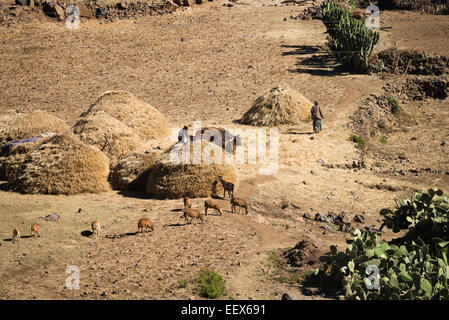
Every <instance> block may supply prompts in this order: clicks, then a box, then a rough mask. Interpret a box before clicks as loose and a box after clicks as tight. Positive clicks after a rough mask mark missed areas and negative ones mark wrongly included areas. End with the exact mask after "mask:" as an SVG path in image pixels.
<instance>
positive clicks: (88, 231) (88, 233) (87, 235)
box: [81, 230, 93, 238]
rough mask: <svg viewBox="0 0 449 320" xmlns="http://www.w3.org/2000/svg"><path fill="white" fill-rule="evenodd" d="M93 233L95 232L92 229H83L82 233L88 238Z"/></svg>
mask: <svg viewBox="0 0 449 320" xmlns="http://www.w3.org/2000/svg"><path fill="white" fill-rule="evenodd" d="M92 234H93V232H92V231H90V230H84V231H81V235H82V236H83V237H86V238H89V237H90V236H91V235H92Z"/></svg>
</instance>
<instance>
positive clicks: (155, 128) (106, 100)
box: [81, 91, 170, 141]
mask: <svg viewBox="0 0 449 320" xmlns="http://www.w3.org/2000/svg"><path fill="white" fill-rule="evenodd" d="M101 113H106V114H108V115H110V116H111V117H114V118H116V119H117V120H120V121H121V122H123V123H124V124H125V125H126V126H128V127H129V128H131V129H133V130H134V132H136V133H137V134H138V135H139V137H140V138H141V139H142V141H147V140H151V139H158V138H163V137H166V136H168V135H169V134H170V130H169V126H168V122H167V120H166V119H165V117H164V116H163V115H162V113H160V112H159V111H158V110H157V109H156V108H154V107H152V106H151V105H149V104H147V103H145V102H143V101H141V100H139V99H137V98H136V97H135V96H133V95H132V94H131V93H129V92H126V91H108V92H106V93H104V94H103V95H102V96H101V97H100V98H99V99H98V100H97V101H96V102H95V103H94V104H93V105H91V106H90V107H89V109H88V110H87V111H86V112H84V113H83V114H82V115H81V117H87V116H91V115H97V114H101Z"/></svg>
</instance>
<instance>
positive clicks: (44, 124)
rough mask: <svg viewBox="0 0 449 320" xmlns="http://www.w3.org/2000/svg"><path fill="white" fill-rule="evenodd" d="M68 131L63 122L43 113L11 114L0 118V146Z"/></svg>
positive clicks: (37, 111)
mask: <svg viewBox="0 0 449 320" xmlns="http://www.w3.org/2000/svg"><path fill="white" fill-rule="evenodd" d="M67 130H69V126H68V125H67V124H66V123H65V121H64V120H61V119H59V118H58V117H55V116H54V115H52V114H50V113H47V112H44V111H39V110H36V111H27V112H13V113H9V114H6V115H3V116H0V146H3V145H4V144H6V143H8V142H11V141H16V140H20V139H26V138H32V137H35V136H37V135H39V134H42V133H47V132H54V133H57V134H59V133H63V132H65V131H67Z"/></svg>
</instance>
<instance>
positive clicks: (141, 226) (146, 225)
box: [137, 218, 154, 233]
mask: <svg viewBox="0 0 449 320" xmlns="http://www.w3.org/2000/svg"><path fill="white" fill-rule="evenodd" d="M149 229H151V231H154V225H153V222H151V220H150V219H148V218H140V219H139V222H138V223H137V232H138V233H142V232H143V231H144V230H145V232H148V230H149Z"/></svg>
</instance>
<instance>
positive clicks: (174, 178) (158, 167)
mask: <svg viewBox="0 0 449 320" xmlns="http://www.w3.org/2000/svg"><path fill="white" fill-rule="evenodd" d="M198 142H199V145H200V146H201V149H200V150H204V148H208V149H206V150H212V151H210V152H203V155H204V154H208V155H209V154H210V155H212V158H214V157H217V158H215V159H219V158H221V159H222V163H221V164H217V163H216V162H215V163H211V164H206V163H205V162H204V160H205V159H204V156H203V158H201V153H200V154H199V155H198V154H195V152H194V150H193V147H192V146H193V144H194V143H187V148H190V156H187V157H185V160H186V161H180V162H179V163H176V162H173V159H172V157H171V153H172V151H174V150H178V149H174V148H177V146H180V144H177V145H175V147H173V148H171V149H170V150H168V151H165V152H163V153H162V154H161V155H160V156H158V157H157V159H156V163H155V165H154V166H153V168H152V169H151V173H150V175H149V176H148V179H147V182H146V190H147V193H148V195H149V196H150V197H153V198H156V199H179V198H181V197H183V196H188V197H191V198H198V197H209V196H211V195H212V190H213V189H216V193H217V194H221V195H223V193H222V192H223V189H222V187H221V184H220V183H218V184H216V183H215V182H216V181H217V180H218V177H219V176H223V178H224V180H226V181H229V182H232V183H234V184H235V187H237V172H236V170H235V167H234V165H232V164H225V163H224V160H223V157H224V151H223V149H222V148H220V147H218V146H216V145H215V144H212V143H210V142H206V141H204V140H201V141H198ZM178 151H179V152H175V154H178V155H179V156H180V157H181V158H180V159H182V157H183V156H182V154H181V149H179V150H178ZM180 159H178V160H180ZM209 159H210V158H209ZM195 160H196V161H195ZM199 160H202V161H201V163H199V164H195V163H194V162H200V161H199Z"/></svg>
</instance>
